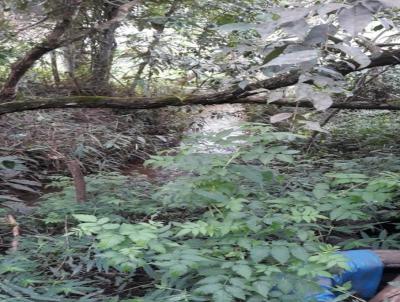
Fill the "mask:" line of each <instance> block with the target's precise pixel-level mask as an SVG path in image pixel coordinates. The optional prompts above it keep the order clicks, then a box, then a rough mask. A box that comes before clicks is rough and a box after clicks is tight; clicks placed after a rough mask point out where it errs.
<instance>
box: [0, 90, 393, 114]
mask: <svg viewBox="0 0 400 302" xmlns="http://www.w3.org/2000/svg"><path fill="white" fill-rule="evenodd" d="M267 98H268V96H267V95H253V96H247V97H236V96H234V95H232V94H231V95H221V94H209V95H204V96H192V97H188V98H186V99H184V100H183V99H181V98H178V97H176V96H169V97H161V98H147V97H130V98H123V97H106V96H71V97H56V98H42V99H25V100H24V101H12V102H8V103H3V104H0V115H3V114H6V113H13V112H22V111H28V110H38V109H52V108H114V109H129V110H137V109H157V108H163V107H168V106H175V107H176V106H187V105H216V104H227V103H231V104H232V103H242V104H265V105H267ZM388 102H389V103H396V101H395V100H391V101H388ZM272 104H273V105H277V106H284V107H296V106H297V107H304V108H312V107H313V105H312V103H311V102H308V101H301V102H299V103H296V102H290V101H285V100H281V101H276V102H274V103H272ZM331 108H340V109H352V110H356V109H371V110H400V105H399V106H397V105H390V104H387V103H383V104H377V103H372V104H369V103H365V102H357V101H355V102H351V103H341V102H336V103H334V104H333V105H332V106H331Z"/></svg>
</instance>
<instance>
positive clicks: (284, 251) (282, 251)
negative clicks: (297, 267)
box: [271, 245, 290, 264]
mask: <svg viewBox="0 0 400 302" xmlns="http://www.w3.org/2000/svg"><path fill="white" fill-rule="evenodd" d="M271 255H272V257H274V259H275V260H277V261H278V262H279V263H281V264H285V263H286V262H288V260H289V258H290V253H289V249H288V248H287V247H286V246H283V245H280V246H279V245H275V246H273V247H272V248H271Z"/></svg>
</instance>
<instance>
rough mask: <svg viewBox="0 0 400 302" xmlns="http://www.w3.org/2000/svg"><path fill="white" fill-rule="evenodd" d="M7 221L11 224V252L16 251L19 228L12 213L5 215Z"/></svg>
mask: <svg viewBox="0 0 400 302" xmlns="http://www.w3.org/2000/svg"><path fill="white" fill-rule="evenodd" d="M7 222H8V224H10V225H11V226H12V235H13V240H12V241H11V248H10V250H11V252H16V251H17V250H18V245H19V236H20V228H19V225H18V223H17V221H16V220H15V218H14V216H13V215H7Z"/></svg>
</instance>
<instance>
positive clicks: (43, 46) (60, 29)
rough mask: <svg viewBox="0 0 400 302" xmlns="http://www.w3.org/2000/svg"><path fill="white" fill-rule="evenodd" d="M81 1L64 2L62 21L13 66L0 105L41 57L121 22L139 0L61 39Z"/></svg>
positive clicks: (7, 99)
mask: <svg viewBox="0 0 400 302" xmlns="http://www.w3.org/2000/svg"><path fill="white" fill-rule="evenodd" d="M82 1H83V0H66V5H65V9H64V15H63V16H62V21H60V22H57V24H56V26H55V27H54V29H53V30H52V31H51V32H50V34H49V35H48V36H47V37H46V38H45V39H44V41H43V42H42V43H40V44H38V45H35V46H34V47H33V48H31V49H30V50H29V51H28V52H27V53H26V54H25V55H24V56H23V57H22V58H20V59H19V60H17V62H16V63H15V64H13V66H12V67H11V71H10V74H9V76H8V78H7V80H6V82H5V84H4V86H3V88H2V90H1V91H0V103H1V102H6V101H9V100H12V99H14V98H15V95H16V92H17V86H18V83H19V81H20V80H21V78H22V77H23V76H24V75H25V73H26V72H27V71H28V70H29V69H30V68H31V67H32V66H33V65H34V64H35V62H36V61H37V60H39V59H40V58H41V57H42V56H43V55H45V54H47V53H48V52H50V51H52V50H55V49H57V48H59V47H61V46H63V45H68V44H71V43H72V42H75V41H79V40H82V39H84V38H86V37H87V36H88V35H90V34H95V33H97V32H102V31H105V30H107V29H108V28H110V27H111V26H113V25H114V24H116V23H119V22H121V21H122V20H123V19H124V18H125V17H126V16H127V15H128V13H129V11H130V10H131V9H132V8H133V7H134V6H135V5H136V4H138V3H139V2H140V0H134V1H130V2H128V3H125V4H123V5H121V6H119V7H118V9H117V10H116V13H115V14H114V17H113V18H112V19H111V20H109V21H107V22H104V23H99V24H97V25H96V26H95V27H94V28H92V29H89V30H83V31H81V32H79V33H77V34H75V35H74V36H73V37H68V38H63V36H64V34H65V32H66V30H67V29H68V28H70V26H71V24H72V21H73V19H74V17H75V15H76V13H77V12H78V11H79V8H80V4H81V3H82Z"/></svg>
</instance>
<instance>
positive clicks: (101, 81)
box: [91, 3, 120, 95]
mask: <svg viewBox="0 0 400 302" xmlns="http://www.w3.org/2000/svg"><path fill="white" fill-rule="evenodd" d="M116 12H117V8H115V7H114V6H112V5H110V4H107V3H106V4H105V5H104V8H103V12H102V13H103V14H104V17H105V18H106V21H107V22H108V21H110V20H112V19H113V18H114V16H115V14H116ZM119 26H120V23H119V22H116V23H113V24H112V25H111V26H110V27H109V28H107V29H106V30H104V31H102V32H100V33H98V34H97V35H94V36H93V37H92V40H94V41H93V43H92V45H93V46H92V47H93V48H94V49H92V80H91V90H92V91H93V93H94V94H97V95H110V94H111V91H110V85H109V82H110V76H111V67H112V62H113V59H114V51H115V48H116V43H117V42H116V40H115V31H116V30H117V29H118V27H119Z"/></svg>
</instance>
